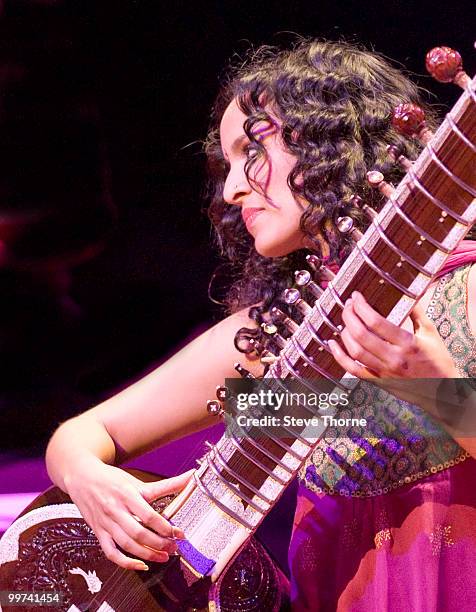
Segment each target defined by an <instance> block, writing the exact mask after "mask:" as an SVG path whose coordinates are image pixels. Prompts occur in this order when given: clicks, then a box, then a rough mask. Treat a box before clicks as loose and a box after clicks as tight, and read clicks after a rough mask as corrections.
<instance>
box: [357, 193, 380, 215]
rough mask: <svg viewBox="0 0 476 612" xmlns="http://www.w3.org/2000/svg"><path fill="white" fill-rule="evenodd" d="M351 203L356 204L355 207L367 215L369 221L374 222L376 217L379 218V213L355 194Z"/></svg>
mask: <svg viewBox="0 0 476 612" xmlns="http://www.w3.org/2000/svg"><path fill="white" fill-rule="evenodd" d="M351 202H352V203H353V204H354V206H357V208H360V210H361V211H362V212H363V213H365V215H367V218H368V219H369V221H373V220H374V219H375V218H376V217H378V213H377V211H376V210H374V209H373V208H372V207H371V206H369V205H368V204H364V201H363V200H362V198H361V197H360V196H358V195H356V194H354V195H353V196H352V198H351Z"/></svg>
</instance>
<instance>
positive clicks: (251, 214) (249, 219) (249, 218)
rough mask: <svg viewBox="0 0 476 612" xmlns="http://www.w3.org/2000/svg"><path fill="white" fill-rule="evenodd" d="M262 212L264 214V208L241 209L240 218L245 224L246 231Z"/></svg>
mask: <svg viewBox="0 0 476 612" xmlns="http://www.w3.org/2000/svg"><path fill="white" fill-rule="evenodd" d="M262 212H264V208H243V210H242V211H241V216H242V217H243V221H244V222H245V225H246V229H248V230H249V229H250V228H251V226H252V225H253V223H254V222H255V219H256V217H257V216H258V215H259V214H260V213H262Z"/></svg>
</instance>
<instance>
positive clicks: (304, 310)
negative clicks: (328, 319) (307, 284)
mask: <svg viewBox="0 0 476 612" xmlns="http://www.w3.org/2000/svg"><path fill="white" fill-rule="evenodd" d="M283 299H284V301H285V302H286V304H289V305H290V306H296V308H297V309H298V310H299V312H301V314H303V315H304V316H306V315H307V314H309V313H310V312H311V311H312V308H311V307H310V306H309V304H308V303H307V302H305V301H304V300H303V299H302V297H301V294H300V293H299V289H294V288H289V289H285V290H284V292H283Z"/></svg>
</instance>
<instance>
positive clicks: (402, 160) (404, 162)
mask: <svg viewBox="0 0 476 612" xmlns="http://www.w3.org/2000/svg"><path fill="white" fill-rule="evenodd" d="M387 152H388V154H389V155H390V157H391V158H392V159H393V161H395V162H397V163H398V164H399V165H400V166H401V167H402V168H403V170H405V172H408V170H410V168H411V167H412V165H413V162H412V161H410V160H409V159H408V157H405V155H402V154H401V153H400V150H399V149H398V147H396V146H395V145H388V147H387Z"/></svg>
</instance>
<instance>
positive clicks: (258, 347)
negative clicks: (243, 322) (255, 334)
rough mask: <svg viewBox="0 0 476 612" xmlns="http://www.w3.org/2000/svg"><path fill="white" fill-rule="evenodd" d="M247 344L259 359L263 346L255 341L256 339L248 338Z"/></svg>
mask: <svg viewBox="0 0 476 612" xmlns="http://www.w3.org/2000/svg"><path fill="white" fill-rule="evenodd" d="M248 342H249V344H250V346H251V347H252V349H253V350H254V352H255V353H256V355H258V357H259V356H260V355H261V353H262V352H263V351H264V346H263V344H262V343H261V342H259V340H256V338H250V339H249V341H248Z"/></svg>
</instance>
